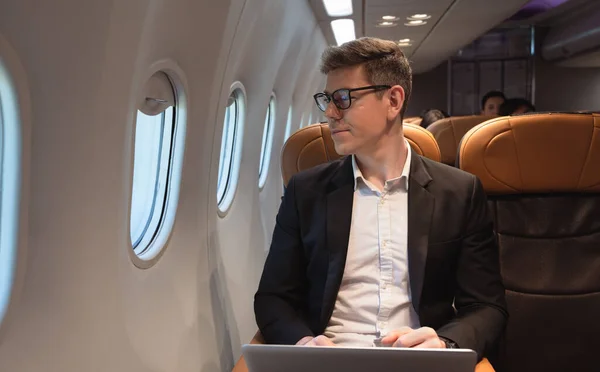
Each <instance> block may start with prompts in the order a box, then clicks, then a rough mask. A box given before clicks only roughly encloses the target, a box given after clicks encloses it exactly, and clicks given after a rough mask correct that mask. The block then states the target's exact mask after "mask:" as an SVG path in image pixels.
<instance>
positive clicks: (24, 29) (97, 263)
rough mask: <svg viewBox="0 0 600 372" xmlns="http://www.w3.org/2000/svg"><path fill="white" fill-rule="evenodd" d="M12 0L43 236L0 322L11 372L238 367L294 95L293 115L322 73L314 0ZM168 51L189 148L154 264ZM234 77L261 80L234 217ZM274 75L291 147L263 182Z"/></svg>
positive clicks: (1, 5)
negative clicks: (223, 178)
mask: <svg viewBox="0 0 600 372" xmlns="http://www.w3.org/2000/svg"><path fill="white" fill-rule="evenodd" d="M0 9H2V11H0V36H1V37H2V39H4V40H5V41H6V43H7V44H9V45H10V46H11V49H13V50H14V54H15V56H16V57H17V58H18V60H19V61H20V64H21V66H22V70H23V72H24V73H23V74H22V75H23V76H21V74H15V76H13V77H14V78H15V79H16V84H17V85H19V87H20V88H23V89H22V90H23V91H26V92H27V93H28V100H29V101H30V105H26V106H27V109H28V110H30V112H27V113H26V116H28V117H30V118H31V120H30V126H29V127H27V128H23V129H24V131H25V132H26V133H30V141H31V146H28V145H27V144H25V146H24V151H27V153H25V154H24V157H25V158H28V162H29V170H28V174H27V175H26V177H24V179H27V178H29V180H28V182H27V184H25V185H23V188H22V190H23V195H22V197H23V205H27V208H26V210H25V211H24V212H26V213H24V214H23V215H24V216H25V215H26V216H27V219H26V220H24V225H23V226H22V228H23V229H24V230H27V231H28V239H27V241H25V240H23V241H22V244H21V246H19V256H18V258H19V261H18V262H17V267H18V269H17V271H18V272H17V275H16V282H15V285H14V287H13V293H12V295H11V296H12V297H11V302H10V304H9V308H8V313H7V315H6V316H5V317H4V319H3V320H1V321H2V323H1V324H0V371H19V372H33V371H49V372H55V371H56V372H80V371H128V372H136V371H139V372H149V371H152V372H158V371H165V372H166V371H169V372H174V371H177V372H188V371H189V372H192V371H194V372H197V371H221V370H222V371H226V370H230V368H231V367H232V365H233V363H234V361H235V359H237V358H238V357H239V355H240V347H241V344H242V343H245V342H247V341H249V340H250V338H251V337H252V335H253V334H254V332H255V331H256V325H255V323H254V316H253V307H252V296H253V293H254V291H255V290H256V286H257V283H258V278H259V276H260V272H261V269H262V265H263V262H264V256H265V253H266V251H267V245H268V242H269V241H270V235H271V231H272V229H273V225H274V219H275V214H276V212H277V208H278V206H279V202H280V197H281V173H280V170H279V155H280V154H279V151H278V150H277V149H279V148H281V145H282V144H283V140H284V138H283V137H284V132H285V127H286V125H287V112H288V108H289V107H290V105H291V106H292V107H293V109H292V112H293V116H292V120H291V123H292V131H293V130H295V129H297V128H298V126H299V122H300V118H301V117H302V115H303V114H308V113H305V112H304V111H305V110H306V108H307V107H309V105H308V104H307V102H308V100H310V99H311V98H310V96H311V95H312V94H309V93H312V92H313V91H316V90H317V89H319V86H322V83H323V78H322V77H321V76H320V74H319V72H318V69H317V63H318V56H319V54H320V52H321V51H322V50H323V49H324V47H325V41H324V38H323V36H322V34H321V32H320V31H319V29H318V28H317V25H316V21H315V19H314V16H313V14H312V12H311V11H310V9H309V5H308V3H307V2H302V1H295V0H285V1H284V0H221V1H210V2H206V1H193V0H168V1H167V0H128V1H118V0H114V1H100V0H89V1H77V0H61V1H52V2H49V1H46V2H44V1H42V2H40V1H31V0H0ZM0 45H3V43H0ZM3 52H4V51H3V50H0V58H4V56H3V54H2V53H3ZM163 60H167V61H168V63H169V64H170V65H171V66H175V67H176V70H177V71H179V72H180V76H178V78H179V79H180V80H181V82H182V86H183V87H184V89H185V95H186V100H187V108H186V116H187V120H186V133H185V153H184V161H183V171H182V179H181V185H180V192H179V201H178V206H177V215H176V219H175V223H174V227H173V230H172V233H171V236H170V239H169V241H168V243H167V247H166V250H165V252H164V254H163V255H162V257H161V258H160V259H159V260H158V262H157V263H156V264H155V265H154V266H152V267H150V268H148V269H140V268H138V267H136V266H135V265H133V264H132V260H131V258H130V252H129V251H130V250H131V243H130V236H129V205H130V203H131V187H132V174H133V150H134V149H133V144H134V128H135V119H136V109H137V104H138V101H139V94H140V91H141V88H142V86H143V85H144V84H145V79H146V77H147V75H148V71H149V69H150V67H151V66H152V65H153V64H155V63H156V62H158V61H163ZM234 81H240V82H241V83H242V84H243V85H244V87H245V90H246V93H247V96H246V99H247V110H246V119H245V128H244V131H243V138H242V139H241V140H242V141H243V147H242V148H243V154H242V155H243V157H242V159H243V160H242V165H241V173H240V176H239V181H238V185H237V192H236V196H235V199H234V201H233V204H232V206H231V207H230V208H229V210H228V212H227V213H226V215H225V216H224V217H220V216H218V213H217V205H216V183H217V173H218V172H217V170H218V165H219V152H220V145H221V135H222V127H223V120H224V111H225V104H226V101H227V97H228V96H229V93H230V92H229V88H230V86H231V84H232V83H233V82H234ZM272 91H274V92H275V94H276V98H277V101H276V105H277V107H276V127H275V133H274V138H275V140H274V143H273V149H274V150H273V152H272V153H271V161H270V162H269V179H268V181H267V184H266V185H265V187H264V188H263V189H262V191H261V190H259V189H258V166H259V154H260V144H261V140H262V133H263V125H264V121H265V112H266V107H267V105H268V103H269V97H270V95H271V92H272ZM23 102H25V101H23ZM311 110H312V108H311Z"/></svg>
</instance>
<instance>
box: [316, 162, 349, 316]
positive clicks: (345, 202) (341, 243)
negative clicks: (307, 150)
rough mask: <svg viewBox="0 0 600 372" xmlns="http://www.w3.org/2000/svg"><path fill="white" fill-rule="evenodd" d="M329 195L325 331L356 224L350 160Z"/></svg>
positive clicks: (336, 178)
mask: <svg viewBox="0 0 600 372" xmlns="http://www.w3.org/2000/svg"><path fill="white" fill-rule="evenodd" d="M328 191H329V192H328V194H327V197H326V198H327V200H326V213H327V220H326V221H327V222H326V223H327V247H326V249H327V250H328V253H329V269H328V271H327V278H326V280H325V288H324V292H323V305H322V308H321V309H322V311H321V324H322V326H323V327H326V326H327V322H328V321H329V318H330V317H331V314H332V312H333V308H334V305H335V301H336V299H337V293H338V291H339V288H340V285H341V282H342V276H343V274H344V268H345V266H346V255H347V253H348V241H349V239H350V224H351V222H352V201H353V198H354V175H353V172H352V158H351V157H350V156H348V157H347V158H346V159H344V161H343V162H342V165H341V166H340V168H338V170H337V172H336V174H334V175H333V177H332V180H331V189H330V190H328Z"/></svg>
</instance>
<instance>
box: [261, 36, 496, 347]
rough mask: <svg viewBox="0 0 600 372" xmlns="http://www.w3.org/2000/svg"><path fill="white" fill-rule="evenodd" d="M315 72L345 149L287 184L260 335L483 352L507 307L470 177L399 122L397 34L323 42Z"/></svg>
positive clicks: (405, 94) (406, 80)
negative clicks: (432, 156) (415, 142)
mask: <svg viewBox="0 0 600 372" xmlns="http://www.w3.org/2000/svg"><path fill="white" fill-rule="evenodd" d="M321 70H322V72H323V73H325V74H327V85H326V89H325V92H324V93H318V94H316V95H315V101H316V103H317V105H318V106H319V108H320V109H321V110H323V111H324V112H325V116H326V117H327V119H328V123H329V127H330V129H331V133H332V137H333V141H334V143H335V149H336V151H337V152H338V153H339V154H342V155H348V156H346V157H344V158H342V159H340V160H338V161H334V162H331V163H328V164H324V165H320V166H317V167H314V168H311V169H309V170H307V171H304V172H300V173H298V174H296V175H295V176H294V177H292V178H291V180H290V181H289V183H288V186H287V189H286V191H285V194H284V197H283V199H282V203H281V206H280V209H279V213H278V215H277V219H276V226H275V230H274V233H273V240H272V243H271V249H270V252H269V255H268V257H267V260H266V262H265V267H264V271H263V275H262V278H261V281H260V284H259V288H258V291H257V293H256V295H255V315H256V320H257V324H258V326H259V329H260V331H261V333H262V335H263V337H264V339H265V341H266V342H267V343H277V344H298V345H309V346H310V345H331V346H333V345H349V346H374V344H375V343H376V342H377V341H379V340H380V341H381V344H382V345H384V346H399V347H423V348H443V347H453V348H456V347H460V348H469V349H473V350H475V351H477V353H478V355H479V357H480V358H481V357H482V356H483V355H484V353H485V352H486V351H487V350H489V349H490V348H491V347H492V345H493V344H494V342H495V341H496V340H497V338H498V337H499V336H500V334H501V332H502V331H503V329H504V326H505V322H506V318H507V313H506V304H505V299H504V288H503V285H502V281H501V278H500V274H499V263H498V249H497V245H496V241H495V236H494V232H493V230H492V222H491V219H490V216H489V213H488V209H487V204H486V196H485V194H484V191H483V189H482V186H481V183H480V182H479V180H478V179H477V178H476V177H475V176H473V175H470V174H468V173H465V172H462V171H460V170H458V169H455V168H452V167H448V166H446V165H443V164H441V163H437V162H434V161H431V160H428V159H425V158H423V157H421V156H419V155H417V154H416V153H415V152H413V151H412V150H411V149H410V146H409V144H408V143H407V141H406V140H405V139H404V136H403V132H402V124H401V123H402V118H403V115H404V112H405V111H406V104H407V102H408V99H409V97H410V92H411V86H412V82H411V80H412V77H411V70H410V66H409V63H408V61H407V59H406V57H405V56H404V54H403V53H402V51H401V50H400V48H399V47H398V46H397V45H396V44H395V43H394V42H391V41H384V40H379V39H373V38H361V39H358V40H355V41H351V42H348V43H346V44H344V45H342V46H340V47H330V48H329V49H327V50H326V51H325V52H324V54H323V57H322V68H321ZM454 306H455V307H456V310H457V312H455V309H454ZM375 339H378V340H375Z"/></svg>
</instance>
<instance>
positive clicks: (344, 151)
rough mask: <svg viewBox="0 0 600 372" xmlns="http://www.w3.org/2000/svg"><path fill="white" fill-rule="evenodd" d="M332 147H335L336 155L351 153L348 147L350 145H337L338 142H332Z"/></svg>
mask: <svg viewBox="0 0 600 372" xmlns="http://www.w3.org/2000/svg"><path fill="white" fill-rule="evenodd" d="M334 147H335V152H337V153H338V155H340V156H346V155H350V154H352V149H351V148H350V146H345V145H338V144H336V143H334Z"/></svg>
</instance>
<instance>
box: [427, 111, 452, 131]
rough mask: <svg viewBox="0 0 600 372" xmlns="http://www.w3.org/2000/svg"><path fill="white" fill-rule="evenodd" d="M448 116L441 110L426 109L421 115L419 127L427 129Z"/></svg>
mask: <svg viewBox="0 0 600 372" xmlns="http://www.w3.org/2000/svg"><path fill="white" fill-rule="evenodd" d="M448 116H449V115H448V114H446V113H445V112H444V111H442V110H438V109H427V110H424V111H423V112H422V113H421V126H422V127H423V128H427V127H429V126H430V125H431V124H433V123H435V122H436V121H438V120H442V119H444V118H447V117H448Z"/></svg>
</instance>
